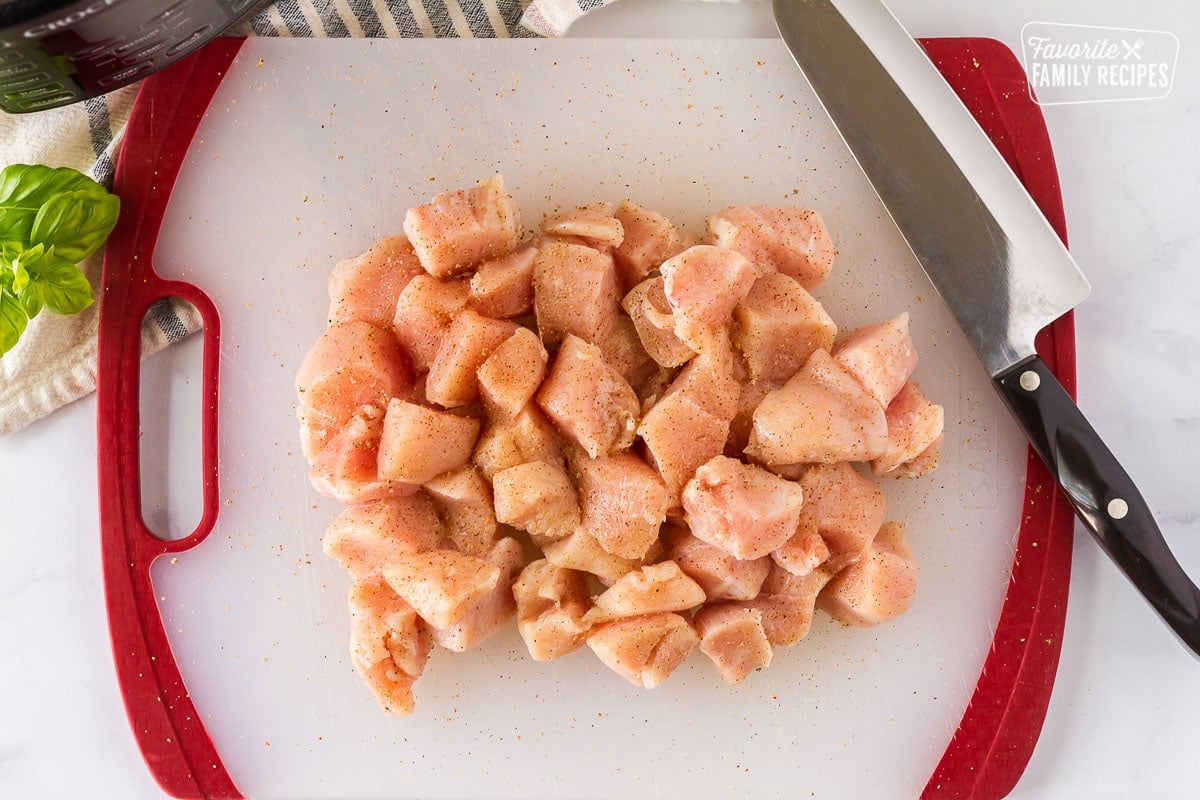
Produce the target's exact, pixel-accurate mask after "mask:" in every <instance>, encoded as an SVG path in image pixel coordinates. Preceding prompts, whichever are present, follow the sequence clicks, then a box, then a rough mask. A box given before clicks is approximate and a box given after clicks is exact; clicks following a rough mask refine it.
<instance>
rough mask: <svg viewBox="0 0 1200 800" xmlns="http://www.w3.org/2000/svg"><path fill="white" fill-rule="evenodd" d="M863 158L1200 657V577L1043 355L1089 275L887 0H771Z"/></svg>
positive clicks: (1071, 476) (1140, 578)
mask: <svg viewBox="0 0 1200 800" xmlns="http://www.w3.org/2000/svg"><path fill="white" fill-rule="evenodd" d="M774 7H775V21H776V23H777V24H778V26H779V31H780V33H781V34H782V36H783V40H784V42H785V43H786V44H787V46H788V49H789V50H791V52H792V55H793V56H794V57H795V59H796V63H798V64H799V65H800V68H801V70H803V72H804V74H805V76H806V77H807V78H808V80H809V82H810V83H811V84H812V86H813V89H814V90H815V91H816V93H817V96H818V97H819V98H820V101H821V104H822V105H823V106H824V107H825V110H826V111H827V112H828V113H829V115H830V117H832V119H833V121H834V123H835V124H836V125H837V127H838V130H839V131H840V132H841V134H842V137H843V138H844V139H845V140H846V143H847V144H848V145H849V147H850V150H851V151H852V152H853V153H854V157H855V158H856V159H857V160H858V163H859V165H860V166H861V167H862V169H863V171H864V172H865V173H866V175H867V178H868V179H870V181H871V183H872V184H873V185H874V187H875V191H876V192H877V193H878V194H879V196H880V199H882V200H883V203H884V205H885V206H886V207H887V209H888V212H889V213H890V214H891V216H892V219H893V220H894V221H895V222H896V225H897V227H898V228H899V229H900V232H901V234H903V236H904V238H905V240H906V241H907V242H908V244H909V247H911V248H912V250H913V253H914V254H915V255H916V257H917V259H918V260H919V261H920V262H921V265H922V267H924V269H925V273H926V274H927V275H928V276H929V279H930V280H931V281H932V282H933V285H934V287H935V288H936V289H937V291H938V293H939V294H940V295H941V296H942V299H943V300H945V302H946V304H947V305H948V306H949V307H950V310H951V312H952V313H953V314H954V316H955V318H956V319H957V320H958V323H959V325H960V326H961V327H962V329H963V331H964V332H965V333H966V335H967V338H968V339H969V340H970V341H971V344H972V345H973V346H974V348H975V351H976V352H977V353H978V354H979V357H980V359H981V360H982V361H983V364H984V366H985V367H986V368H987V370H988V372H989V373H990V374H991V376H992V382H993V385H994V386H995V388H996V391H997V392H999V393H1000V396H1001V397H1002V398H1003V400H1004V402H1005V404H1006V405H1007V406H1008V408H1009V410H1010V411H1011V412H1012V414H1013V416H1014V417H1015V418H1016V420H1017V423H1018V424H1019V425H1020V426H1021V428H1022V429H1023V430H1024V432H1025V434H1026V436H1028V437H1029V441H1030V443H1031V444H1032V445H1033V448H1034V450H1035V451H1036V452H1037V453H1038V455H1039V456H1040V457H1041V458H1042V460H1043V461H1045V462H1046V465H1047V466H1048V467H1049V469H1050V471H1051V473H1052V474H1053V475H1054V476H1055V478H1056V479H1057V481H1058V484H1059V486H1060V487H1061V488H1062V490H1063V492H1064V493H1065V495H1066V497H1067V499H1068V500H1069V501H1070V503H1071V505H1072V506H1073V507H1074V508H1075V512H1076V514H1077V515H1078V516H1079V518H1080V519H1081V520H1082V521H1083V524H1084V526H1085V527H1086V528H1087V529H1088V530H1089V531H1090V532H1091V533H1092V535H1093V537H1094V538H1095V540H1096V541H1097V542H1098V543H1099V544H1100V546H1101V547H1102V548H1103V549H1104V551H1105V552H1106V553H1108V555H1109V556H1110V557H1111V558H1112V560H1113V561H1114V562H1115V563H1116V564H1117V566H1118V567H1120V569H1121V570H1122V571H1123V572H1124V573H1125V575H1126V576H1128V578H1129V579H1130V580H1131V581H1132V582H1133V584H1134V586H1136V587H1137V588H1138V590H1139V591H1140V592H1141V593H1142V594H1143V595H1144V596H1145V597H1146V599H1147V600H1149V601H1150V604H1151V605H1152V606H1153V607H1154V609H1155V610H1156V611H1157V612H1158V613H1159V615H1160V616H1161V617H1162V618H1163V620H1165V621H1166V623H1167V625H1169V626H1170V627H1171V629H1172V630H1173V631H1174V632H1175V634H1176V635H1177V636H1178V637H1179V638H1180V640H1181V641H1182V642H1183V643H1184V644H1185V645H1186V646H1187V647H1188V648H1190V649H1191V650H1192V652H1193V653H1194V654H1196V655H1198V656H1200V589H1197V587H1196V585H1195V584H1194V583H1192V581H1191V580H1190V579H1189V578H1188V576H1187V575H1186V574H1185V573H1184V571H1183V568H1182V567H1181V566H1180V565H1179V562H1178V561H1176V559H1175V557H1174V556H1173V555H1172V554H1171V551H1170V549H1169V548H1168V547H1167V543H1166V541H1165V540H1164V539H1163V536H1162V533H1161V532H1160V531H1159V529H1158V526H1157V525H1156V524H1155V522H1154V518H1153V517H1152V515H1151V513H1150V509H1149V507H1148V506H1147V505H1146V502H1145V500H1143V499H1142V496H1141V494H1139V492H1138V490H1137V488H1136V487H1135V486H1134V485H1133V481H1132V480H1131V479H1130V478H1129V476H1128V475H1127V474H1126V473H1125V470H1124V469H1122V468H1121V465H1120V464H1118V463H1117V460H1116V459H1115V458H1114V457H1113V455H1112V453H1110V452H1109V450H1108V448H1107V447H1105V445H1104V443H1103V442H1102V441H1101V440H1100V437H1099V436H1098V435H1097V434H1096V432H1095V430H1093V429H1092V426H1091V425H1090V424H1088V422H1087V420H1086V419H1084V417H1083V414H1082V413H1081V412H1080V410H1079V408H1078V407H1077V406H1076V405H1075V403H1074V402H1073V401H1072V400H1071V398H1070V396H1069V395H1068V394H1067V393H1066V391H1064V389H1063V388H1062V385H1061V384H1059V382H1058V380H1057V379H1056V378H1055V377H1054V375H1053V374H1052V373H1051V372H1050V370H1049V369H1048V368H1047V367H1046V365H1045V364H1044V363H1043V362H1042V360H1041V359H1040V358H1039V357H1038V356H1037V353H1036V351H1035V350H1034V346H1033V340H1034V336H1035V335H1036V334H1037V332H1038V331H1039V330H1040V329H1041V328H1043V327H1045V326H1046V325H1048V324H1049V323H1051V322H1053V321H1054V320H1055V319H1057V318H1058V317H1060V316H1061V315H1062V314H1063V313H1065V312H1066V311H1068V310H1070V309H1071V308H1073V307H1074V306H1075V305H1076V304H1077V303H1079V302H1080V301H1081V300H1083V299H1084V297H1086V296H1087V293H1088V284H1087V281H1086V280H1084V278H1083V275H1082V274H1081V273H1080V271H1079V268H1078V267H1077V266H1076V265H1075V262H1074V260H1072V258H1071V256H1070V254H1069V253H1068V252H1067V250H1066V248H1065V247H1064V246H1063V244H1062V242H1061V241H1060V240H1059V238H1058V236H1057V235H1055V233H1054V231H1053V229H1052V228H1051V227H1050V224H1049V223H1048V222H1047V221H1046V219H1045V217H1044V216H1042V213H1041V212H1040V211H1039V210H1038V208H1037V206H1036V205H1035V204H1034V202H1033V200H1032V199H1031V198H1030V197H1029V195H1028V194H1027V193H1026V192H1025V189H1024V187H1023V186H1022V185H1021V183H1020V182H1019V181H1018V180H1017V178H1016V176H1015V175H1013V173H1012V171H1011V170H1010V169H1009V168H1008V165H1007V164H1006V163H1005V162H1004V160H1003V158H1002V157H1001V156H1000V154H999V153H998V152H997V151H996V149H995V148H994V147H993V146H992V144H991V142H990V141H988V139H987V136H986V135H985V134H984V132H983V130H982V129H981V128H980V127H979V126H978V125H977V124H976V123H975V121H974V120H973V119H972V118H971V115H970V113H969V112H968V111H967V109H966V108H965V107H964V106H963V105H962V103H961V102H960V101H959V100H958V98H957V97H956V96H955V95H954V93H953V91H952V90H951V89H950V87H949V86H948V85H947V84H946V83H945V81H944V80H943V79H942V77H941V76H940V75H939V74H938V73H937V71H936V70H935V68H934V67H933V65H932V64H931V63H930V62H929V60H928V59H927V58H926V57H925V55H924V53H922V52H921V50H920V48H919V47H918V46H917V44H916V43H915V42H914V41H913V40H912V38H911V37H910V36H909V35H908V33H907V32H905V30H904V28H903V27H902V26H901V25H900V23H899V22H898V21H897V20H896V18H895V17H893V16H892V14H891V12H889V11H888V9H887V8H886V7H885V6H884V5H883V4H882V3H881V2H879V1H878V0H840V2H838V3H836V4H835V3H834V2H832V0H774Z"/></svg>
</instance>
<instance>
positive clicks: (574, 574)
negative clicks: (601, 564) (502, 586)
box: [512, 558, 591, 661]
mask: <svg viewBox="0 0 1200 800" xmlns="http://www.w3.org/2000/svg"><path fill="white" fill-rule="evenodd" d="M512 593H513V597H514V598H515V599H516V601H517V630H518V631H519V632H520V634H521V638H522V639H524V640H525V646H526V647H527V648H528V649H529V655H530V657H532V658H533V660H534V661H551V660H553V659H555V658H560V657H562V656H565V655H566V654H567V653H570V652H573V651H575V650H577V649H579V648H580V647H582V646H583V641H584V638H585V637H586V636H587V632H588V631H589V630H590V629H591V625H590V624H589V623H587V622H584V614H586V613H587V610H588V604H589V599H588V591H587V573H584V572H578V571H576V570H573V569H563V568H562V567H556V566H554V565H553V564H551V563H550V562H549V561H547V560H546V559H544V558H543V559H540V560H538V561H534V562H533V563H532V564H529V565H528V566H527V567H525V569H523V570H522V571H521V575H520V577H519V578H517V582H516V583H514V584H513V588H512Z"/></svg>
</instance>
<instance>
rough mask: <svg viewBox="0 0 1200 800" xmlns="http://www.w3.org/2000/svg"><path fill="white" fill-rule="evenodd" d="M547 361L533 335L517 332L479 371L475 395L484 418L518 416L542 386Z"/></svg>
mask: <svg viewBox="0 0 1200 800" xmlns="http://www.w3.org/2000/svg"><path fill="white" fill-rule="evenodd" d="M548 360H549V356H547V355H546V348H545V347H543V346H542V342H541V340H540V339H538V336H537V334H536V333H534V332H533V331H531V330H529V329H528V328H517V330H516V332H514V333H513V334H512V336H510V337H508V339H506V340H505V341H504V342H503V343H501V344H500V346H499V347H497V348H496V349H495V350H494V351H493V352H492V354H491V355H490V356H488V357H487V360H486V361H484V362H483V364H481V365H480V367H479V371H478V373H477V380H478V381H479V395H480V397H481V399H482V400H483V407H484V408H485V409H487V412H488V415H489V416H490V417H492V418H493V419H496V418H499V419H512V418H513V417H515V416H516V415H517V414H519V413H521V409H523V408H524V407H525V406H526V404H528V403H529V401H530V400H531V399H533V394H534V392H536V391H537V390H538V387H539V386H541V385H542V379H543V378H545V377H546V362H547V361H548Z"/></svg>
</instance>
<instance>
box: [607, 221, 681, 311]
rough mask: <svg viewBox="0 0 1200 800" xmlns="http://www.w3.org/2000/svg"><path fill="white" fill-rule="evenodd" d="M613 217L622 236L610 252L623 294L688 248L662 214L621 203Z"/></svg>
mask: <svg viewBox="0 0 1200 800" xmlns="http://www.w3.org/2000/svg"><path fill="white" fill-rule="evenodd" d="M614 216H615V217H616V218H617V219H618V220H620V222H621V226H622V229H623V230H624V233H625V237H624V238H623V239H622V240H621V244H620V246H619V247H618V248H617V249H616V252H615V253H613V255H614V257H615V258H616V262H617V272H618V274H619V276H620V278H621V285H622V288H623V289H624V290H625V291H628V290H629V289H632V288H633V287H634V286H635V285H636V284H638V283H640V282H641V281H643V280H645V278H646V276H647V275H649V274H650V273H651V272H653V271H654V270H656V269H658V268H659V266H661V265H662V263H663V262H664V261H666V260H667V259H668V258H671V257H672V256H676V255H679V254H680V253H682V252H683V251H684V250H686V249H687V244H686V243H685V242H684V240H683V237H682V236H681V235H680V234H679V231H677V230H676V229H675V226H674V225H672V224H671V221H670V220H668V219H667V218H666V217H664V216H663V215H662V214H658V213H655V212H654V211H651V210H650V209H648V208H643V207H641V206H639V205H637V204H636V203H633V202H630V201H629V200H623V201H621V204H620V205H618V206H617V210H616V211H615V212H614Z"/></svg>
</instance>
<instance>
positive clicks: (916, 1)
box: [0, 0, 1200, 798]
mask: <svg viewBox="0 0 1200 800" xmlns="http://www.w3.org/2000/svg"><path fill="white" fill-rule="evenodd" d="M891 5H892V7H893V10H894V11H895V12H896V14H897V16H898V17H899V18H900V19H901V21H902V22H903V23H905V25H906V26H907V27H908V29H909V31H910V32H911V33H912V34H913V35H915V36H946V35H982V36H991V37H994V38H996V39H999V40H1001V41H1003V42H1005V43H1006V44H1007V45H1009V46H1010V47H1012V48H1014V49H1018V50H1019V34H1020V30H1021V27H1022V25H1024V24H1025V23H1026V22H1029V21H1032V20H1048V21H1056V22H1065V23H1080V24H1092V25H1110V26H1122V27H1131V28H1142V29H1155V30H1166V31H1171V32H1174V33H1175V34H1176V35H1177V36H1178V37H1179V40H1180V58H1179V74H1178V76H1177V78H1176V82H1175V87H1174V89H1173V91H1172V93H1171V94H1170V96H1168V97H1167V98H1165V99H1162V100H1154V101H1138V102H1129V103H1106V104H1096V105H1069V106H1058V107H1053V108H1047V109H1046V112H1045V113H1046V118H1047V122H1048V124H1049V128H1050V133H1051V137H1052V139H1053V142H1054V146H1055V153H1056V157H1057V160H1058V169H1059V173H1060V175H1061V177H1062V192H1063V198H1064V202H1065V205H1066V211H1067V220H1068V228H1069V231H1070V237H1071V244H1072V250H1073V252H1074V254H1075V256H1076V259H1077V260H1078V262H1079V264H1080V265H1081V267H1082V268H1083V269H1084V271H1085V272H1086V273H1087V275H1088V278H1089V279H1090V281H1091V283H1092V288H1093V290H1092V295H1091V297H1090V298H1089V299H1088V300H1087V301H1086V302H1085V303H1084V304H1083V305H1082V306H1080V308H1079V309H1078V312H1077V315H1076V323H1077V331H1078V370H1079V387H1080V389H1079V393H1080V405H1081V406H1082V407H1083V409H1084V411H1085V413H1086V414H1087V415H1088V417H1089V418H1090V419H1091V421H1092V422H1093V424H1094V425H1095V427H1096V428H1097V429H1098V430H1099V431H1100V432H1101V433H1102V434H1103V436H1104V437H1105V439H1106V441H1107V442H1108V444H1109V445H1110V447H1111V448H1112V450H1113V451H1114V452H1116V453H1117V454H1118V456H1119V457H1120V458H1121V460H1122V462H1123V463H1124V465H1125V466H1126V468H1127V469H1128V471H1129V472H1130V473H1131V474H1132V475H1133V476H1134V478H1135V479H1136V480H1137V482H1138V484H1139V486H1140V487H1141V489H1142V491H1143V494H1144V495H1145V497H1146V498H1147V500H1148V501H1149V503H1150V505H1151V507H1152V508H1153V510H1154V511H1155V512H1156V514H1157V516H1158V519H1159V521H1160V523H1161V527H1162V529H1163V532H1164V534H1165V535H1166V537H1167V538H1168V540H1169V542H1170V543H1171V546H1172V547H1173V548H1174V550H1175V553H1176V554H1177V556H1178V557H1179V559H1180V561H1181V562H1182V563H1183V564H1184V566H1185V567H1187V568H1189V570H1190V571H1191V572H1192V573H1193V574H1196V575H1200V492H1197V491H1196V489H1195V481H1196V474H1195V473H1196V470H1195V468H1194V464H1195V461H1194V460H1193V458H1194V455H1195V454H1196V453H1197V452H1200V357H1197V356H1198V355H1200V314H1197V312H1196V309H1197V308H1198V307H1200V217H1198V216H1197V213H1196V207H1197V206H1196V200H1197V190H1198V189H1200V154H1198V151H1197V147H1196V144H1195V143H1196V142H1197V141H1200V114H1198V113H1197V108H1198V105H1200V73H1198V72H1197V71H1196V70H1195V68H1194V65H1195V62H1194V58H1195V53H1196V52H1200V12H1198V11H1197V10H1196V9H1195V7H1194V5H1193V4H1192V3H1190V2H1188V0H1155V2H1148V3H1140V4H1130V3H1127V2H1119V0H1091V1H1089V0H1049V1H1048V2H1034V0H1019V1H1016V2H1006V3H992V4H983V3H946V2H939V0H893V2H892V3H891ZM572 35H578V36H628V35H641V36H669V35H685V36H702V35H727V36H771V35H774V28H773V25H772V23H771V19H770V13H769V9H768V7H767V5H766V4H765V3H762V2H754V1H753V0H752V1H751V2H747V3H745V4H742V5H725V4H694V3H683V2H679V0H622V2H620V3H618V4H616V5H615V6H612V7H609V8H606V9H603V10H601V11H600V12H597V13H595V14H594V15H592V16H591V17H589V18H586V19H585V20H583V21H582V22H580V23H579V24H578V25H577V26H576V28H575V29H574V30H573V31H572ZM198 344H199V342H198V341H195V342H189V343H187V344H185V345H184V346H182V347H179V348H176V350H177V351H178V354H179V355H181V356H186V355H187V353H188V351H189V350H190V351H191V352H192V357H194V355H195V353H197V352H199V350H198ZM178 357H179V356H175V358H178ZM171 358H172V357H157V358H156V359H155V360H156V361H158V362H159V366H157V367H152V368H153V369H158V370H159V372H160V378H159V379H160V380H166V381H169V380H171V378H172V370H178V369H179V368H177V367H174V366H172V364H173V363H174V362H172V361H171ZM94 424H95V402H94V398H88V399H85V400H83V401H80V402H78V403H76V404H74V405H73V406H71V407H69V408H66V409H64V410H62V411H60V412H58V413H56V414H54V415H52V416H51V417H50V418H48V419H46V420H43V421H41V422H39V423H36V424H34V425H33V426H31V427H29V428H28V429H26V430H24V431H22V432H19V433H17V434H14V435H11V436H9V437H6V438H4V439H0V475H3V476H4V489H3V492H0V504H2V506H0V507H2V511H0V519H2V520H3V522H2V523H0V641H3V642H4V645H3V647H0V687H3V688H0V796H4V797H22V798H65V797H85V796H86V797H114V798H154V797H162V796H163V795H162V793H161V791H160V790H159V789H158V788H157V787H156V786H155V785H154V783H153V781H152V780H151V778H150V776H149V774H148V773H147V771H146V769H145V767H144V766H143V764H142V761H141V758H140V756H139V754H138V752H137V750H136V747H135V745H134V741H133V738H132V736H131V735H130V733H129V731H128V728H127V725H126V721H125V714H124V710H123V708H122V705H121V700H120V697H119V694H118V691H117V686H116V681H115V675H114V672H113V667H112V660H111V654H110V651H109V642H108V634H107V626H106V621H105V617H104V610H103V609H104V606H103V595H102V587H101V576H100V569H99V537H98V535H97V505H96V477H95V459H96V453H95V434H94ZM1189 465H1191V466H1190V467H1189ZM172 482H173V481H172ZM1077 534H1078V535H1077V541H1076V547H1075V552H1074V572H1073V574H1072V579H1071V599H1070V606H1069V611H1068V616H1067V625H1066V634H1065V640H1064V644H1063V650H1062V661H1061V664H1060V667H1059V674H1058V681H1057V685H1056V688H1055V692H1054V696H1053V699H1052V700H1051V703H1050V710H1049V714H1048V717H1047V720H1046V725H1045V729H1044V730H1043V732H1042V735H1041V739H1040V741H1039V743H1038V746H1037V750H1036V752H1035V753H1034V755H1033V759H1032V761H1031V763H1030V764H1029V767H1028V770H1027V771H1026V773H1025V776H1024V777H1023V779H1022V780H1021V782H1020V784H1019V785H1018V787H1017V789H1016V790H1015V791H1014V793H1013V795H1012V796H1013V797H1018V798H1078V797H1088V798H1130V797H1155V798H1184V797H1195V796H1197V793H1198V792H1200V758H1197V757H1196V754H1197V753H1198V752H1200V723H1198V722H1197V720H1196V710H1197V709H1200V664H1198V663H1197V661H1196V659H1195V658H1194V657H1192V656H1191V655H1189V654H1188V653H1187V652H1186V651H1185V650H1184V649H1183V648H1182V647H1180V646H1179V645H1178V644H1177V643H1176V641H1175V640H1174V639H1173V638H1172V636H1171V635H1170V634H1169V633H1168V631H1167V630H1166V628H1165V627H1164V626H1163V625H1161V624H1160V623H1159V622H1158V621H1157V620H1156V619H1155V617H1154V616H1153V615H1152V613H1151V612H1150V610H1149V607H1148V606H1147V605H1146V604H1145V603H1144V602H1143V601H1142V600H1141V598H1140V597H1138V596H1137V595H1136V594H1135V593H1134V592H1133V590H1132V589H1131V588H1130V587H1129V586H1128V585H1127V584H1126V582H1125V580H1124V579H1123V578H1122V577H1121V576H1120V575H1119V574H1118V573H1117V571H1116V569H1115V568H1114V567H1113V566H1112V565H1111V564H1110V563H1109V562H1108V561H1107V560H1106V559H1105V557H1104V556H1103V555H1102V554H1101V553H1100V551H1099V550H1098V549H1097V548H1096V547H1095V546H1094V545H1093V544H1092V542H1091V541H1090V540H1089V538H1088V537H1087V535H1086V534H1085V533H1084V532H1082V531H1081V530H1080V531H1078V532H1077ZM886 794H887V793H886V791H883V790H881V793H880V796H886Z"/></svg>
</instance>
